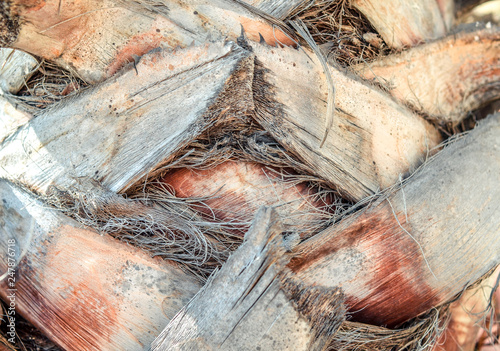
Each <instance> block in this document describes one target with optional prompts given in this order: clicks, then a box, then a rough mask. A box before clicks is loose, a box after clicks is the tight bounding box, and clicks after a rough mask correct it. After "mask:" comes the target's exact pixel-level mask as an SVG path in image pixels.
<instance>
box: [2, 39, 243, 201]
mask: <svg viewBox="0 0 500 351" xmlns="http://www.w3.org/2000/svg"><path fill="white" fill-rule="evenodd" d="M248 56H249V52H247V51H245V50H242V49H241V48H239V47H238V46H236V45H234V44H232V43H227V44H211V45H201V46H199V47H191V48H188V49H184V50H178V51H177V52H163V51H159V52H155V53H151V54H149V55H148V56H146V57H143V59H142V60H141V62H139V64H137V67H136V68H137V71H136V70H135V69H133V68H132V67H129V70H127V71H125V72H123V74H121V75H119V76H116V77H113V78H111V79H109V80H108V81H106V82H104V83H102V84H99V85H96V86H94V87H92V88H90V89H88V90H85V91H83V92H82V93H80V94H78V95H76V96H74V97H71V98H68V99H65V100H64V101H62V102H61V103H59V104H57V105H55V106H54V107H52V108H50V109H48V110H45V111H43V112H42V113H41V114H40V115H39V116H37V117H36V118H35V119H33V120H32V121H30V122H29V123H27V124H26V125H24V126H22V127H20V128H19V129H18V130H17V131H16V133H14V134H12V135H10V136H9V137H8V138H7V139H5V140H4V141H3V143H2V144H1V145H0V164H1V165H2V167H1V168H0V177H3V178H6V179H10V180H12V181H16V182H19V183H22V184H24V185H25V186H26V187H27V188H29V189H31V190H34V191H36V192H39V193H45V192H46V191H47V189H48V187H49V186H51V185H55V186H57V187H58V188H59V189H60V190H64V189H67V188H69V187H71V185H72V184H74V180H75V178H78V177H86V178H91V179H95V180H97V181H99V182H101V183H102V184H103V185H104V186H105V187H107V188H108V189H110V190H111V191H114V192H119V191H123V190H124V189H126V188H127V187H128V186H129V185H131V184H132V183H133V182H134V181H137V180H138V179H139V178H141V177H142V176H144V175H145V174H147V173H148V172H149V171H150V170H151V169H152V168H153V167H155V166H157V165H158V163H159V162H160V161H162V160H164V159H166V158H168V157H169V156H170V155H171V153H173V152H175V151H176V150H178V149H179V148H181V147H183V146H185V144H186V143H188V142H190V141H191V140H192V139H193V138H196V136H197V135H198V134H199V133H201V132H202V131H203V130H205V129H206V128H207V127H208V126H209V125H210V124H211V123H213V121H214V120H215V119H217V118H218V117H219V114H220V113H221V111H222V113H231V111H232V108H233V107H234V108H236V107H241V106H245V103H246V102H247V100H248V98H247V97H246V96H248V97H249V98H251V91H250V90H245V86H244V85H243V86H241V87H240V88H239V90H238V91H239V93H235V91H234V90H231V91H230V93H225V87H226V86H227V85H229V86H230V85H231V82H233V78H231V77H233V76H234V77H235V78H234V79H239V78H238V70H239V68H238V67H239V66H240V63H241V62H242V61H244V60H245V59H246V58H247V57H248ZM243 78H244V77H243ZM223 95H225V97H224V96H223ZM233 101H238V103H233ZM235 106H236V107H235Z"/></svg>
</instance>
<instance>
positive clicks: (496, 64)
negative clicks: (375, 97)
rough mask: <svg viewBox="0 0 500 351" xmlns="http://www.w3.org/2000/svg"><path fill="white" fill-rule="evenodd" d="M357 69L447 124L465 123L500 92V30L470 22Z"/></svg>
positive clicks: (361, 65) (356, 69)
mask: <svg viewBox="0 0 500 351" xmlns="http://www.w3.org/2000/svg"><path fill="white" fill-rule="evenodd" d="M353 69H354V70H355V71H356V72H358V73H359V74H360V75H361V76H362V77H364V78H366V79H369V80H371V81H373V82H375V83H378V84H381V85H383V86H385V87H387V89H388V90H389V92H390V93H391V94H392V95H393V96H394V97H395V98H396V99H398V100H399V101H401V102H402V103H404V104H407V105H409V106H411V107H412V108H414V109H415V110H418V111H420V112H422V113H423V114H425V115H427V116H429V117H430V118H433V119H436V120H437V121H439V122H441V123H446V122H451V123H454V124H456V123H459V122H460V121H461V120H463V119H464V118H465V117H466V116H467V114H468V112H470V111H472V110H474V109H477V108H479V107H481V106H483V105H485V104H486V103H488V102H490V101H493V100H495V99H498V96H499V94H500V29H499V28H498V27H491V28H489V29H488V28H483V29H479V30H478V29H477V28H476V26H470V27H469V28H468V29H465V30H462V31H460V32H458V33H456V34H453V35H450V36H448V37H446V38H443V39H440V40H437V41H434V42H432V43H428V44H424V45H421V46H418V47H415V48H412V49H410V50H407V51H405V52H403V53H401V54H398V55H390V56H387V57H385V58H382V59H380V60H378V61H374V62H370V63H366V64H360V65H358V66H357V67H353Z"/></svg>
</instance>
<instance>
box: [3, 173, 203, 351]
mask: <svg viewBox="0 0 500 351" xmlns="http://www.w3.org/2000/svg"><path fill="white" fill-rule="evenodd" d="M0 198H1V199H2V203H1V204H0V222H1V223H2V226H0V243H1V245H0V253H1V254H0V272H1V274H4V272H7V266H8V265H9V261H8V260H7V259H8V258H9V257H11V258H13V262H15V264H13V265H12V267H13V268H15V272H16V273H15V274H14V275H12V276H11V275H9V274H7V276H6V277H5V276H3V278H4V279H3V281H1V282H0V296H1V297H2V298H3V299H4V300H5V301H9V300H8V296H9V294H11V293H14V294H15V303H16V313H19V314H21V315H22V316H24V318H26V319H27V320H28V321H30V322H31V323H32V324H33V325H35V326H36V327H37V328H39V329H40V330H41V331H42V332H43V333H44V334H45V335H46V336H48V337H49V338H50V339H51V340H53V341H54V342H56V343H57V344H58V345H59V346H61V347H62V348H63V349H65V350H95V351H104V350H109V351H117V350H123V351H134V350H147V349H148V346H149V344H150V343H151V342H152V341H153V339H154V338H155V337H156V336H157V335H158V334H159V333H160V331H161V330H162V329H163V328H164V327H165V326H166V325H167V323H168V321H169V320H170V319H172V318H173V317H174V315H175V314H176V313H177V311H178V310H179V309H180V308H181V307H182V306H183V305H184V304H185V303H187V302H188V301H189V299H190V298H191V297H192V296H193V295H194V294H195V293H196V292H197V291H198V289H199V288H200V287H201V285H200V284H199V282H198V281H196V280H195V278H193V277H192V276H189V275H187V274H186V273H184V272H183V271H181V270H180V268H179V267H178V266H176V265H175V264H173V263H169V262H167V261H163V260H160V259H152V258H150V257H149V256H147V255H146V254H145V253H144V252H142V251H140V250H139V249H137V248H133V247H131V246H129V245H127V244H124V243H120V242H118V241H117V240H115V239H113V238H111V237H110V236H108V235H102V234H98V233H96V232H94V231H93V230H91V229H88V228H84V227H82V226H81V225H80V224H79V223H77V222H75V221H74V220H72V219H70V218H68V217H66V216H64V215H63V214H62V213H61V212H59V211H55V210H52V209H50V208H48V207H47V205H46V204H43V203H41V202H39V201H38V200H37V199H36V198H35V197H33V196H32V195H30V194H28V193H27V192H25V191H23V190H21V189H20V188H18V187H16V186H14V185H12V184H11V183H8V182H6V181H4V180H2V181H0ZM11 243H13V244H11ZM9 248H10V249H9ZM12 250H14V251H12ZM12 252H14V254H12V255H9V254H10V253H12ZM11 283H12V285H10V284H11ZM9 289H15V290H9Z"/></svg>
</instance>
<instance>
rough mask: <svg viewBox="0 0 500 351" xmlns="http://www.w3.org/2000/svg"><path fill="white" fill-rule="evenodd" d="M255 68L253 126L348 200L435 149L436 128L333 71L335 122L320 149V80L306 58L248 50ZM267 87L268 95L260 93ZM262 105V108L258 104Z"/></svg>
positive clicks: (314, 62)
mask: <svg viewBox="0 0 500 351" xmlns="http://www.w3.org/2000/svg"><path fill="white" fill-rule="evenodd" d="M252 47H253V50H254V54H255V56H256V58H257V62H258V63H259V64H260V65H261V66H262V67H263V69H261V71H260V75H261V77H262V78H261V81H262V82H256V83H254V94H258V93H259V91H261V92H262V93H261V94H260V95H261V96H260V97H256V114H255V115H256V117H255V118H256V119H257V121H258V122H259V123H260V124H261V125H262V126H263V127H264V128H265V129H266V130H267V131H268V132H269V133H271V134H272V135H273V137H274V138H275V139H276V140H278V141H279V142H280V143H281V144H282V145H283V146H284V147H285V148H286V149H287V151H289V152H290V153H292V154H294V155H295V156H296V157H298V158H300V159H301V160H302V161H303V162H304V163H305V164H306V165H308V166H309V167H310V168H311V170H312V171H313V172H314V173H315V174H316V175H318V176H319V177H321V178H323V179H324V180H326V181H328V182H329V183H330V184H331V185H332V186H333V187H335V188H337V189H338V190H339V191H340V192H341V194H343V195H345V196H347V197H349V198H350V199H353V200H361V199H363V198H364V197H366V196H370V195H372V194H374V193H376V192H377V191H378V190H379V189H384V188H386V187H389V186H392V185H393V184H394V183H395V182H396V181H397V180H398V178H399V175H405V174H406V173H407V172H409V171H411V170H412V169H414V168H416V167H417V166H418V165H419V164H420V163H421V162H422V161H423V160H424V159H425V157H426V156H427V153H428V151H429V150H430V149H431V148H432V147H434V146H435V145H436V144H438V143H439V142H440V140H441V139H440V135H439V133H438V132H437V131H436V129H435V128H434V127H433V126H431V125H430V124H429V123H427V122H426V121H424V120H423V119H422V118H421V117H420V116H418V115H416V114H415V113H413V112H411V111H410V110H409V109H407V108H405V107H403V106H401V105H400V104H398V103H397V102H396V101H394V100H393V99H392V98H391V97H390V96H389V95H387V94H386V93H384V92H382V91H380V90H378V89H376V88H373V87H370V86H369V85H367V84H365V83H363V82H361V81H359V80H357V79H355V78H354V77H351V76H349V75H348V74H345V73H343V72H341V71H339V70H337V69H335V68H333V67H330V74H331V75H332V77H333V81H334V84H335V89H336V91H335V106H336V111H335V116H334V121H333V126H332V128H331V129H330V131H329V134H328V137H327V139H326V141H325V144H324V145H323V147H321V148H320V147H319V146H320V144H321V140H322V138H323V136H324V134H325V119H326V118H327V116H326V111H327V106H326V100H327V91H328V89H327V81H326V79H325V75H324V72H323V69H322V67H321V65H320V63H319V61H318V59H317V57H316V56H315V55H314V54H313V53H312V52H310V51H308V50H306V49H303V50H296V49H293V48H282V49H278V48H270V47H268V46H266V45H260V44H252ZM266 84H267V85H268V86H269V88H268V90H263V89H264V88H265V87H266ZM260 100H262V103H259V101H260Z"/></svg>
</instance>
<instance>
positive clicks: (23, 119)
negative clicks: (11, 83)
mask: <svg viewBox="0 0 500 351" xmlns="http://www.w3.org/2000/svg"><path fill="white" fill-rule="evenodd" d="M32 117H33V116H31V115H30V114H29V113H26V112H24V111H21V110H19V109H17V108H16V107H15V106H14V105H12V103H10V102H9V101H8V100H7V99H6V98H4V97H0V143H1V142H2V141H3V140H4V139H5V138H7V137H8V136H9V135H10V134H12V133H14V132H15V131H16V129H17V128H19V127H20V126H22V125H23V124H25V123H27V122H28V121H29V120H30V119H31V118H32Z"/></svg>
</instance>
